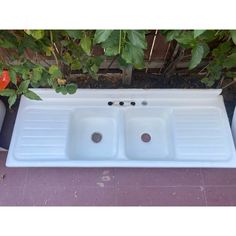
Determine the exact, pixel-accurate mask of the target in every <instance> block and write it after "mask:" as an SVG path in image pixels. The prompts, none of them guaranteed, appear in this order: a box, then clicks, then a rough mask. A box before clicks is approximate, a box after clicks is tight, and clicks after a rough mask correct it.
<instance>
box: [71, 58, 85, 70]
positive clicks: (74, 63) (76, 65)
mask: <svg viewBox="0 0 236 236" xmlns="http://www.w3.org/2000/svg"><path fill="white" fill-rule="evenodd" d="M81 67H82V65H81V62H80V61H79V60H78V59H77V60H73V61H72V63H71V70H80V69H81Z"/></svg>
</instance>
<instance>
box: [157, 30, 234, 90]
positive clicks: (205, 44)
mask: <svg viewBox="0 0 236 236" xmlns="http://www.w3.org/2000/svg"><path fill="white" fill-rule="evenodd" d="M162 34H163V35H164V36H165V37H166V40H167V41H172V40H175V41H176V42H177V43H178V44H179V45H180V46H181V47H182V48H185V49H191V59H190V62H189V70H193V69H195V68H196V67H197V66H199V65H200V63H201V62H202V60H203V59H204V58H206V57H207V59H208V61H209V63H208V64H207V66H206V70H207V73H206V76H205V77H204V78H203V79H202V82H203V83H205V84H206V85H207V86H208V87H211V86H212V85H213V84H214V83H215V82H216V81H217V80H219V79H221V78H223V77H235V76H236V73H235V72H232V68H233V67H236V30H164V31H162Z"/></svg>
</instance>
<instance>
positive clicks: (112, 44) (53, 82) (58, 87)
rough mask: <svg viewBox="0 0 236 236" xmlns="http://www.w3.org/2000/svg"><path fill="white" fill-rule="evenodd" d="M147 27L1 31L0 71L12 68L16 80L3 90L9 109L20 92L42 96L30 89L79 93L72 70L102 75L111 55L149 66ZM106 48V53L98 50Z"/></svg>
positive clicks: (0, 92)
mask: <svg viewBox="0 0 236 236" xmlns="http://www.w3.org/2000/svg"><path fill="white" fill-rule="evenodd" d="M146 33H147V31H145V30H18V31H17V30H12V31H5V30H3V31H0V75H1V71H2V70H4V71H8V72H9V75H10V79H11V83H10V84H9V86H8V88H5V89H2V90H1V89H0V95H1V96H7V97H8V98H9V99H8V101H9V105H10V107H11V106H12V105H13V104H14V102H15V101H16V99H17V97H18V96H19V95H24V96H26V97H28V98H31V99H36V100H39V99H40V98H39V96H38V95H36V94H35V93H33V92H32V91H30V90H29V88H30V87H52V88H54V89H55V91H56V92H58V93H62V94H72V93H75V91H76V89H77V84H75V83H72V82H71V81H70V78H71V76H70V75H71V73H72V71H73V70H79V71H81V72H82V73H87V74H89V75H90V76H91V77H93V78H95V79H97V72H98V70H99V68H100V65H101V63H102V62H103V61H104V59H105V58H106V57H116V59H117V61H118V63H120V65H121V66H123V67H125V66H128V65H130V64H131V65H133V66H134V67H135V68H137V69H142V68H144V50H145V49H146V47H147V42H146V37H145V34H146ZM99 47H100V48H102V49H103V51H104V53H103V55H96V54H95V53H94V50H95V49H96V48H99Z"/></svg>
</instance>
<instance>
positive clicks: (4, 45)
mask: <svg viewBox="0 0 236 236" xmlns="http://www.w3.org/2000/svg"><path fill="white" fill-rule="evenodd" d="M0 47H1V48H15V47H16V46H15V45H14V44H13V43H12V42H10V41H8V40H5V39H0Z"/></svg>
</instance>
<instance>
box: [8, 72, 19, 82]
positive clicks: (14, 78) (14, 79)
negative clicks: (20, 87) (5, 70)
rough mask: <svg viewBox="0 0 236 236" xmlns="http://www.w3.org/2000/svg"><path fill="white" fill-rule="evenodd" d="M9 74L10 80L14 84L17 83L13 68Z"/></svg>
mask: <svg viewBox="0 0 236 236" xmlns="http://www.w3.org/2000/svg"><path fill="white" fill-rule="evenodd" d="M9 75H10V78H11V82H12V83H13V84H15V85H16V84H17V79H16V72H15V71H14V70H10V71H9Z"/></svg>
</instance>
